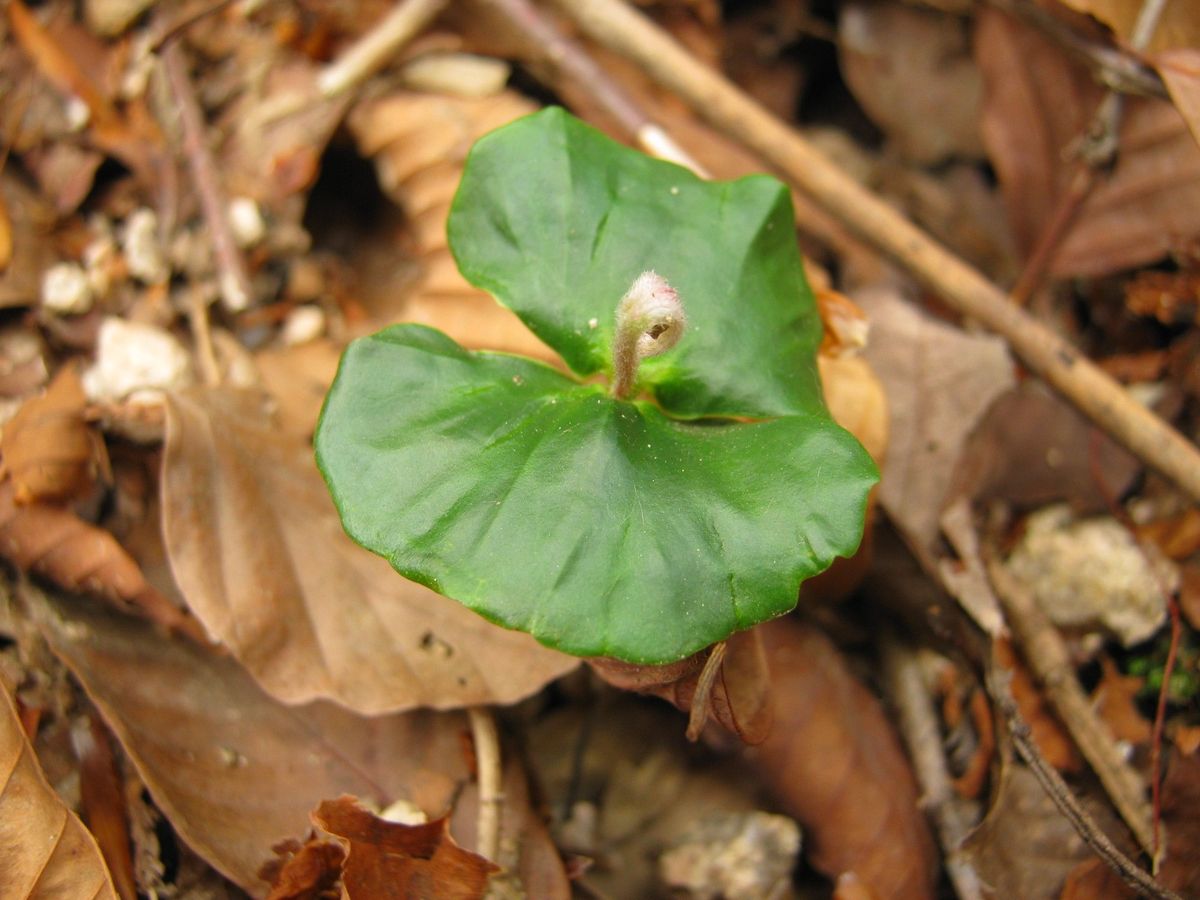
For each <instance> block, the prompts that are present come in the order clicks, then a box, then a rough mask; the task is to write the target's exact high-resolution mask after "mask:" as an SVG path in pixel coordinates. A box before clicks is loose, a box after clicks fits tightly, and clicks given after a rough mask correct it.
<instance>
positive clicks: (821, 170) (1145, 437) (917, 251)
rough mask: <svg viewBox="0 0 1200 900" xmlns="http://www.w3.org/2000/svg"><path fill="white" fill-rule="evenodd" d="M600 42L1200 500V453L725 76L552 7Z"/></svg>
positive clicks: (601, 21)
mask: <svg viewBox="0 0 1200 900" xmlns="http://www.w3.org/2000/svg"><path fill="white" fill-rule="evenodd" d="M552 2H554V3H555V5H556V6H557V7H558V8H559V9H561V10H562V12H563V13H564V14H566V15H567V16H569V17H570V18H571V19H573V20H574V21H575V22H576V24H577V25H578V26H579V28H580V29H581V30H582V31H583V32H584V33H586V34H587V35H588V36H590V37H591V38H592V39H593V40H596V41H598V42H599V43H601V44H603V45H605V46H607V47H609V48H611V49H613V50H615V51H617V52H619V53H621V54H623V55H624V56H627V57H628V58H630V59H632V60H633V61H635V62H636V63H637V64H638V65H640V66H641V67H642V68H643V69H645V70H646V72H648V73H649V74H650V75H651V77H653V78H655V79H656V80H657V81H659V82H660V83H662V84H663V85H665V86H666V87H668V88H670V89H671V90H673V91H674V92H675V93H677V94H678V95H679V96H681V97H683V98H684V100H686V101H687V102H688V103H689V104H690V105H691V106H692V107H694V108H695V109H696V111H697V112H698V113H699V114H700V115H702V116H704V117H705V118H706V119H708V120H709V121H710V122H712V123H713V124H714V125H716V126H717V127H718V128H720V129H721V130H722V131H725V132H726V133H728V134H730V135H732V136H733V137H734V138H736V139H737V140H740V141H742V142H743V143H745V144H746V145H747V146H749V147H751V148H752V149H754V150H755V151H756V152H758V153H759V154H760V155H761V156H762V157H763V158H765V159H767V160H768V161H770V162H771V163H772V164H773V165H774V166H776V167H777V168H778V169H779V171H780V172H781V173H783V174H784V175H786V176H787V178H788V179H789V180H791V181H792V182H793V183H794V184H795V185H796V187H797V188H799V189H800V190H801V191H802V192H804V193H805V194H807V195H808V196H810V197H811V198H812V199H813V200H815V201H816V202H817V203H818V204H819V205H821V206H822V207H824V208H825V209H826V210H827V211H828V212H829V213H831V214H832V215H834V216H835V217H836V218H837V219H839V220H840V221H841V222H843V223H844V224H845V225H846V226H847V227H848V228H850V229H851V230H852V231H854V232H856V233H857V234H858V235H859V236H860V237H861V238H862V239H863V240H865V241H866V242H868V243H869V244H871V245H872V246H874V247H875V248H876V249H878V250H879V251H880V252H882V253H883V254H885V255H886V256H888V257H890V258H892V259H894V260H895V261H896V262H897V263H899V264H900V265H902V266H903V267H904V268H905V269H907V270H908V271H909V272H911V273H912V274H913V275H914V276H915V277H916V278H917V279H919V280H920V281H921V282H923V283H924V284H925V285H927V286H928V287H929V288H930V289H931V290H933V291H934V292H935V293H937V294H938V296H939V297H940V298H941V299H942V300H943V301H944V302H946V303H948V304H950V305H951V306H953V307H954V308H955V309H957V310H958V311H959V312H960V313H962V314H963V315H965V316H968V317H970V318H972V319H974V320H976V321H978V322H980V323H981V324H982V325H984V326H985V327H987V328H988V329H990V330H991V331H994V332H995V333H996V334H999V335H1001V336H1002V337H1004V338H1005V339H1006V340H1007V341H1008V342H1009V344H1010V345H1011V346H1012V348H1013V350H1014V351H1015V352H1016V353H1017V355H1018V356H1020V357H1021V359H1022V360H1023V361H1024V362H1025V364H1026V365H1027V366H1028V367H1029V368H1030V369H1031V370H1033V371H1034V372H1036V373H1037V374H1038V375H1040V376H1041V377H1042V378H1043V379H1045V380H1046V381H1047V382H1048V383H1049V384H1050V385H1052V386H1053V387H1054V388H1055V389H1056V390H1058V391H1059V392H1060V393H1061V394H1062V395H1063V396H1064V397H1066V398H1067V399H1068V400H1070V401H1071V402H1072V403H1074V404H1075V405H1076V406H1077V407H1079V409H1081V410H1082V411H1083V412H1084V413H1085V414H1086V415H1088V416H1089V417H1090V418H1091V419H1092V420H1093V421H1095V422H1096V424H1098V425H1099V426H1100V427H1101V428H1103V429H1104V430H1105V431H1107V432H1108V433H1109V434H1111V435H1112V436H1113V437H1114V438H1115V439H1116V440H1118V441H1119V442H1120V443H1122V444H1124V445H1125V446H1126V447H1128V448H1129V449H1130V450H1131V451H1132V452H1133V453H1135V454H1136V455H1137V456H1138V457H1140V458H1141V459H1142V460H1144V461H1145V462H1146V463H1147V464H1149V465H1150V466H1152V467H1153V468H1155V469H1157V470H1158V471H1159V472H1161V473H1162V474H1163V475H1165V476H1166V477H1168V478H1170V479H1171V480H1172V481H1174V482H1175V483H1176V484H1178V485H1179V486H1180V487H1181V488H1182V489H1183V490H1184V491H1185V492H1186V493H1188V494H1189V495H1190V496H1191V497H1192V498H1193V499H1195V500H1200V451H1198V450H1197V448H1196V446H1195V445H1194V444H1192V443H1191V442H1189V441H1188V440H1187V439H1186V438H1184V437H1183V436H1182V435H1181V434H1179V432H1177V431H1176V430H1175V429H1173V428H1172V427H1171V426H1170V425H1168V424H1167V423H1166V422H1164V421H1163V420H1162V419H1161V418H1159V417H1158V416H1156V415H1155V414H1154V413H1153V412H1151V411H1150V410H1148V409H1146V408H1145V407H1143V406H1141V405H1140V404H1139V403H1137V401H1135V400H1133V399H1132V398H1131V397H1130V396H1129V394H1127V393H1126V392H1125V390H1123V389H1122V388H1121V386H1120V385H1119V384H1117V382H1116V381H1114V380H1113V379H1112V378H1110V377H1109V376H1108V375H1107V374H1105V373H1104V372H1103V371H1101V370H1100V368H1099V367H1097V366H1096V365H1094V364H1093V363H1092V362H1090V361H1089V360H1088V359H1087V358H1086V357H1084V356H1083V354H1081V353H1080V352H1079V351H1078V350H1077V349H1076V348H1075V347H1073V346H1071V344H1069V343H1068V342H1067V341H1065V340H1063V339H1062V338H1060V337H1059V336H1058V335H1056V334H1055V333H1054V332H1052V331H1051V330H1050V329H1048V328H1046V327H1045V326H1044V325H1042V324H1041V323H1040V322H1038V321H1037V320H1035V319H1033V318H1032V317H1031V316H1030V315H1029V314H1027V313H1026V312H1024V311H1023V310H1021V309H1019V308H1018V307H1016V306H1015V305H1013V304H1012V303H1011V302H1009V299H1008V297H1007V296H1006V295H1005V293H1004V292H1003V291H1001V290H1000V289H999V288H998V287H996V286H995V285H994V284H992V283H991V282H990V281H988V280H987V278H985V277H984V276H983V275H982V274H981V273H980V272H978V271H976V270H975V269H974V268H972V267H971V266H969V265H968V264H967V263H965V262H963V261H962V260H961V259H959V258H958V257H957V256H955V255H954V254H953V253H951V252H950V251H949V250H947V249H946V248H945V247H943V246H941V245H940V244H939V243H937V242H936V241H935V240H933V239H932V238H931V237H929V236H928V235H927V234H925V232H924V231H922V230H921V229H920V228H918V227H917V226H915V225H913V224H912V223H911V222H909V221H908V219H906V218H905V217H904V216H903V215H902V214H901V213H899V212H897V211H896V210H895V209H893V208H892V207H890V206H888V205H887V204H886V203H884V202H883V201H882V200H880V199H879V198H878V197H876V196H875V195H874V194H872V193H871V192H870V191H869V190H867V189H866V188H864V187H862V186H861V185H859V184H858V183H857V182H855V181H854V180H853V179H852V178H851V177H850V176H849V175H847V174H846V173H844V172H843V171H841V169H839V168H838V167H837V166H836V165H834V164H833V163H831V162H830V161H829V160H828V159H826V158H825V157H824V156H823V155H822V154H821V153H819V152H818V151H817V150H816V149H814V148H813V147H812V146H811V145H810V144H809V143H808V142H807V141H806V140H804V138H802V137H801V136H800V135H799V134H797V133H796V132H795V131H793V130H792V129H791V128H789V127H788V126H787V125H785V124H784V123H783V122H781V121H780V120H779V119H777V118H775V117H774V116H773V115H771V113H769V112H767V111H766V110H765V109H763V108H762V107H761V106H759V105H758V104H757V103H755V102H754V101H753V100H751V99H749V98H748V97H747V96H746V95H745V94H743V93H742V92H741V91H740V90H739V89H738V88H736V87H735V86H734V85H732V84H731V83H730V82H729V81H727V80H726V79H725V78H724V77H722V76H721V75H720V74H719V73H718V72H715V71H713V70H712V69H710V68H708V67H707V66H705V65H704V64H703V63H701V62H700V61H698V60H697V59H696V58H695V57H693V56H692V55H691V54H689V53H688V52H687V51H686V50H684V49H683V48H682V47H681V46H680V45H679V44H677V43H676V42H675V41H674V40H673V39H672V38H670V37H669V36H668V35H667V34H666V33H664V32H663V31H661V30H660V29H659V28H658V27H656V26H655V25H654V24H653V23H651V22H650V21H649V20H648V19H647V18H645V17H644V16H643V15H641V14H640V13H638V12H636V11H634V10H633V9H631V8H630V7H629V6H628V5H627V4H625V3H623V2H621V0H552Z"/></svg>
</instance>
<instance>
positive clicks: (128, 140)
mask: <svg viewBox="0 0 1200 900" xmlns="http://www.w3.org/2000/svg"><path fill="white" fill-rule="evenodd" d="M8 19H9V23H10V24H11V26H12V32H13V35H14V36H15V37H16V39H17V41H18V43H20V45H21V47H22V48H23V49H24V51H25V53H26V54H28V56H29V57H30V59H31V60H32V61H33V63H34V65H35V66H37V69H38V71H39V72H40V73H41V74H42V76H43V77H44V78H46V80H48V81H49V82H50V83H51V84H53V85H54V87H55V88H56V89H57V90H59V91H60V92H62V93H64V94H66V95H67V96H74V97H78V98H79V99H80V100H82V101H83V102H84V104H85V105H86V106H87V109H88V115H89V122H88V129H87V136H88V138H89V139H90V140H91V142H92V143H93V144H95V146H96V147H98V148H99V149H101V150H103V151H104V152H106V153H109V154H111V155H112V156H114V157H116V158H117V159H119V160H120V161H121V162H123V163H124V164H125V165H126V166H128V167H129V168H130V170H131V171H133V172H134V173H135V174H137V176H138V177H139V178H140V179H141V181H142V182H143V183H144V184H145V185H147V186H151V187H152V186H155V185H157V183H158V180H157V178H156V176H157V173H158V168H159V162H160V160H161V157H162V153H163V147H164V142H163V138H162V134H161V132H160V131H159V129H158V125H157V123H156V122H155V121H154V119H153V118H152V117H151V116H150V114H149V113H148V112H147V110H146V107H145V105H144V102H142V101H140V100H138V101H132V102H130V103H129V104H128V105H127V106H126V108H125V109H124V110H118V109H117V108H116V106H115V105H114V104H113V103H112V101H111V99H110V98H109V97H107V96H105V94H104V93H103V92H102V91H101V89H100V87H99V85H98V83H97V80H96V78H95V77H94V76H93V75H92V74H91V73H89V72H87V71H85V69H84V67H83V66H82V65H81V63H80V57H81V53H80V50H81V49H82V48H83V47H86V48H87V49H88V50H91V51H93V52H96V53H103V52H104V49H103V48H102V47H99V46H97V45H96V43H95V41H94V39H93V38H92V36H91V35H90V34H88V33H87V32H86V31H85V30H84V29H82V28H81V27H79V26H77V25H75V24H74V23H73V22H67V23H59V27H58V29H57V30H56V32H53V33H52V32H51V31H50V30H49V29H47V28H46V27H44V26H43V25H42V24H41V23H40V22H39V21H38V19H37V17H36V16H34V14H33V13H32V12H31V11H30V10H29V8H28V7H26V6H25V5H24V4H23V3H22V2H21V0H12V2H11V3H9V5H8Z"/></svg>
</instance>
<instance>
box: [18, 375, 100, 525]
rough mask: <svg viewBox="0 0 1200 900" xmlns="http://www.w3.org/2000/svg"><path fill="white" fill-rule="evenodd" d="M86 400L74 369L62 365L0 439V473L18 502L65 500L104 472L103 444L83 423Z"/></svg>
mask: <svg viewBox="0 0 1200 900" xmlns="http://www.w3.org/2000/svg"><path fill="white" fill-rule="evenodd" d="M86 406H87V397H86V396H84V393H83V382H82V381H81V380H80V377H79V371H78V370H77V369H76V368H75V367H74V366H64V367H63V368H62V369H61V370H59V373H58V375H56V376H55V378H54V380H53V381H52V382H51V383H50V386H49V387H48V388H47V389H46V392H45V393H44V394H42V395H40V396H38V397H34V398H32V399H31V400H28V401H26V402H25V403H24V404H23V405H22V406H21V408H20V409H18V410H17V414H16V415H15V416H13V417H12V419H11V421H9V423H8V424H7V425H5V426H4V432H3V435H0V453H2V454H3V456H4V459H3V470H4V472H5V473H6V474H7V475H8V477H9V478H11V479H12V484H13V497H14V499H15V500H16V502H17V503H18V504H23V503H29V502H30V501H32V500H68V499H70V498H72V497H77V496H79V495H81V494H83V493H84V492H85V491H86V490H87V489H88V488H89V487H91V485H92V483H93V482H94V481H95V478H96V476H97V475H98V474H101V473H104V474H107V473H108V454H107V453H106V452H105V449H104V442H103V441H102V440H100V438H99V436H98V435H97V434H96V432H94V431H92V429H91V428H89V427H88V425H87V423H86V422H85V421H84V408H85V407H86Z"/></svg>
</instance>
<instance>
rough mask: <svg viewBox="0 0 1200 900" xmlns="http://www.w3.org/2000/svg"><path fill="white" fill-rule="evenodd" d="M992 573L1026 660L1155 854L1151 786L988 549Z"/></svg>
mask: <svg viewBox="0 0 1200 900" xmlns="http://www.w3.org/2000/svg"><path fill="white" fill-rule="evenodd" d="M986 555H987V559H986V563H987V570H988V577H989V578H991V581H992V586H993V587H994V588H995V590H996V595H997V596H998V597H999V598H1000V602H1001V603H1002V604H1003V606H1004V611H1005V613H1006V614H1007V615H1008V621H1009V625H1010V626H1011V627H1012V630H1013V634H1014V635H1015V636H1016V637H1017V639H1018V640H1019V641H1020V644H1021V647H1022V650H1023V651H1024V652H1023V655H1024V657H1025V661H1026V662H1027V663H1029V667H1030V669H1031V670H1032V671H1033V673H1034V675H1035V676H1036V677H1037V679H1038V681H1039V683H1040V684H1041V685H1042V687H1044V688H1045V690H1046V695H1047V696H1048V697H1049V699H1050V703H1051V704H1052V705H1053V706H1054V709H1055V712H1057V713H1058V716H1059V718H1060V719H1062V723H1063V725H1065V726H1066V728H1067V731H1069V732H1070V733H1071V737H1072V738H1073V739H1074V740H1075V743H1076V745H1077V746H1078V747H1079V752H1080V753H1082V754H1083V756H1084V759H1086V760H1087V761H1088V764H1089V765H1090V766H1091V767H1092V769H1093V771H1095V773H1096V776H1097V777H1098V778H1099V779H1100V783H1101V784H1102V785H1104V789H1105V791H1106V792H1107V793H1108V795H1109V797H1110V798H1111V799H1112V802H1113V806H1114V807H1116V810H1117V812H1118V813H1120V815H1121V818H1122V819H1124V820H1125V823H1126V824H1127V825H1128V826H1129V829H1130V830H1131V831H1132V832H1133V835H1134V837H1135V838H1137V842H1138V843H1139V844H1140V845H1141V846H1142V849H1144V850H1145V851H1146V852H1147V853H1149V854H1153V853H1154V829H1153V826H1152V825H1151V814H1150V807H1149V805H1148V804H1147V802H1146V799H1145V797H1146V786H1145V785H1144V784H1143V783H1142V779H1141V778H1140V777H1139V776H1138V774H1137V773H1136V772H1135V771H1134V770H1133V769H1132V768H1130V766H1129V765H1128V764H1127V763H1126V762H1125V760H1124V759H1123V758H1122V757H1121V754H1120V752H1119V751H1118V750H1117V746H1116V742H1115V741H1114V740H1113V737H1112V734H1111V733H1110V732H1109V731H1108V729H1107V727H1105V725H1104V723H1103V722H1102V721H1101V720H1100V718H1099V716H1097V715H1096V712H1095V710H1094V709H1093V708H1092V705H1091V703H1089V702H1088V698H1087V695H1086V694H1084V692H1083V688H1082V687H1080V685H1079V681H1078V680H1077V679H1076V677H1075V670H1074V668H1073V667H1072V666H1071V661H1070V658H1069V656H1068V654H1067V649H1066V646H1065V645H1064V643H1063V640H1062V637H1061V636H1060V635H1059V633H1058V629H1056V628H1055V627H1054V625H1053V623H1052V622H1051V621H1050V620H1049V618H1047V616H1046V614H1045V613H1044V612H1042V609H1041V607H1039V606H1038V605H1037V600H1035V599H1034V597H1033V595H1032V594H1031V593H1030V592H1029V590H1028V589H1027V588H1026V587H1025V586H1024V585H1023V584H1021V583H1020V582H1018V581H1017V580H1016V579H1015V578H1014V577H1013V576H1012V575H1010V574H1009V572H1008V569H1006V568H1005V567H1004V565H1003V564H1002V563H1001V562H1000V561H999V560H998V559H996V558H995V554H994V553H993V552H990V551H987V552H986Z"/></svg>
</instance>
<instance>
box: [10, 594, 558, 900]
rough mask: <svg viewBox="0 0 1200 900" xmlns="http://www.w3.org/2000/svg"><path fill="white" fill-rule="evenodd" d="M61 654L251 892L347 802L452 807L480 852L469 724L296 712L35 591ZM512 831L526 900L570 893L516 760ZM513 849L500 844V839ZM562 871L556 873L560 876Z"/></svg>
mask: <svg viewBox="0 0 1200 900" xmlns="http://www.w3.org/2000/svg"><path fill="white" fill-rule="evenodd" d="M25 594H26V597H25V600H26V603H27V606H28V607H29V609H30V615H31V616H32V618H33V619H34V620H35V622H36V624H37V626H38V627H39V628H40V630H41V632H42V634H44V635H45V637H46V639H47V641H48V642H49V644H50V647H51V649H52V650H53V651H54V652H55V654H56V655H58V656H59V657H60V658H61V659H62V660H63V661H64V662H65V663H66V665H67V666H68V667H69V668H70V669H71V672H72V673H73V674H74V675H75V677H76V678H77V679H78V680H79V681H80V683H81V684H82V685H83V687H84V689H85V690H86V691H87V693H88V695H89V697H91V699H92V701H93V702H94V703H95V704H96V706H97V707H98V708H99V710H100V712H101V714H102V715H103V716H104V719H105V721H106V722H107V723H108V725H109V727H110V728H111V729H112V731H113V733H114V735H116V737H117V738H118V740H120V742H121V744H122V746H123V747H124V748H125V750H126V752H127V753H128V755H129V757H130V759H131V760H132V761H133V763H134V765H135V767H136V768H137V771H138V774H139V776H140V777H141V778H142V780H143V781H144V782H145V783H146V785H147V787H148V788H149V789H150V793H151V794H152V796H153V797H154V800H155V803H156V804H157V806H158V807H159V808H160V809H161V810H162V811H163V812H164V813H165V814H166V816H167V818H168V819H169V820H170V821H171V824H172V825H173V826H174V827H175V829H176V831H178V833H179V834H180V835H181V836H182V837H183V839H184V840H185V841H186V842H187V843H188V844H189V845H190V846H191V847H192V848H193V849H194V850H195V851H196V852H197V853H199V854H200V855H201V856H202V857H203V858H204V859H205V860H206V861H208V862H209V863H210V864H211V865H213V866H214V867H215V868H216V869H217V870H219V871H220V872H221V873H222V874H224V875H225V876H226V877H228V878H230V879H231V880H232V881H234V882H236V883H237V884H238V885H240V886H241V887H242V888H244V889H245V890H247V891H248V892H250V893H251V894H252V895H253V896H262V895H264V894H266V893H267V891H268V890H269V887H270V884H269V881H267V880H264V879H263V878H262V877H261V876H260V872H261V871H262V868H263V865H264V864H265V863H267V862H269V861H271V860H272V859H274V858H275V853H274V851H273V848H274V847H275V845H277V844H278V843H280V842H281V841H284V840H287V839H288V838H294V839H303V838H304V837H305V835H307V834H308V833H309V831H310V829H311V824H310V821H309V811H310V810H312V809H313V808H314V807H315V806H316V805H317V804H318V803H319V802H320V801H321V800H322V799H325V798H329V797H337V796H340V795H342V794H347V793H350V794H354V795H356V796H359V797H363V798H368V799H369V800H370V801H371V802H372V803H373V804H375V805H377V806H379V807H381V808H383V807H386V806H388V805H390V804H392V803H394V802H396V801H397V800H404V801H407V802H408V803H409V804H411V805H413V806H415V807H417V808H418V809H420V810H421V811H422V812H423V813H425V814H426V815H427V816H428V817H430V818H432V817H436V816H442V815H445V814H446V813H447V812H448V811H450V810H451V809H453V811H454V823H455V824H454V831H455V833H456V834H459V835H460V836H462V837H463V843H464V844H465V845H466V846H468V847H471V846H473V841H472V840H471V838H472V837H473V834H474V832H473V831H472V830H471V826H470V823H471V822H473V821H474V818H475V816H476V815H477V804H476V803H475V801H474V798H475V797H476V795H477V792H475V790H474V784H473V783H472V782H471V774H470V772H469V770H468V766H467V761H466V758H465V755H464V753H463V749H462V748H463V740H464V735H465V734H466V733H467V732H468V726H467V723H466V719H465V717H464V716H462V715H461V714H459V713H436V712H433V711H429V710H420V711H415V712H409V713H405V714H394V715H387V716H376V717H366V716H358V715H355V714H353V713H351V712H349V711H347V710H345V709H344V708H341V707H339V706H336V705H335V704H332V703H326V702H316V703H310V704H307V705H304V706H286V705H284V704H282V703H279V702H278V701H276V700H274V699H272V698H271V697H269V696H267V695H266V694H265V693H263V691H262V690H261V689H260V688H259V687H258V686H257V685H256V684H255V683H254V681H253V679H251V678H250V676H249V675H247V674H246V672H245V670H244V669H243V668H242V667H241V666H239V665H238V664H237V663H236V662H234V661H233V660H232V659H229V658H228V657H219V656H215V655H213V654H212V653H208V652H205V651H203V650H201V649H200V648H198V647H196V646H195V645H194V644H192V643H190V642H186V641H179V640H169V639H163V638H161V636H159V635H156V634H154V632H153V631H152V630H151V629H150V628H149V626H147V625H146V624H145V623H143V622H139V621H138V620H136V619H132V618H130V617H128V616H120V615H117V614H115V613H112V612H110V611H108V610H105V609H103V608H97V607H95V606H94V605H88V604H86V603H84V602H82V601H80V600H78V599H76V598H71V597H62V596H46V595H42V594H41V593H40V592H37V591H35V590H28V591H26V592H25ZM504 795H505V804H504V811H503V817H502V836H503V838H504V842H510V844H511V845H515V846H511V850H512V853H513V854H514V855H515V856H516V860H515V861H514V863H513V865H512V866H511V867H510V869H511V870H512V871H516V872H518V873H519V874H520V876H521V879H522V881H523V882H524V883H526V884H528V885H530V896H537V897H539V898H547V900H564V898H566V897H567V896H569V892H568V890H567V887H566V878H565V875H564V874H563V872H562V865H561V862H559V860H558V857H557V855H556V853H555V850H554V848H553V845H552V844H551V843H550V840H549V837H548V835H547V834H546V831H545V828H544V827H543V826H542V824H541V822H540V820H539V819H538V817H537V815H536V813H534V811H533V810H532V808H531V806H530V804H529V799H528V794H527V792H526V788H525V783H524V775H523V773H522V771H521V769H520V767H519V766H517V765H515V763H513V764H511V765H510V766H509V767H508V770H507V772H506V779H505V782H504ZM502 846H503V843H502ZM555 867H557V869H555Z"/></svg>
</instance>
